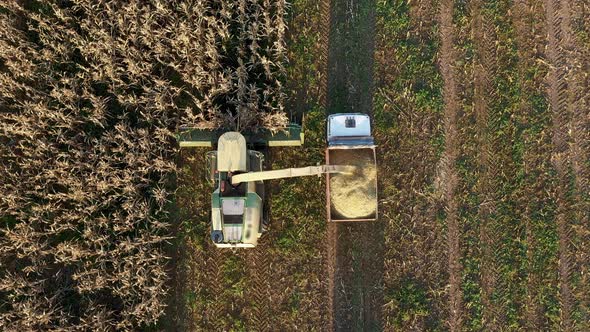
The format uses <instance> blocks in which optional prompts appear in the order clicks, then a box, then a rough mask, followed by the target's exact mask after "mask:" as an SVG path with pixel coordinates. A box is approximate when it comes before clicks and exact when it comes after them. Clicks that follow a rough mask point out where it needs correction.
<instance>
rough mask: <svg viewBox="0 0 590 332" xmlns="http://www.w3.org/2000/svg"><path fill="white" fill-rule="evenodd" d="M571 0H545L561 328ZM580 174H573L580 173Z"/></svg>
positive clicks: (567, 236)
mask: <svg viewBox="0 0 590 332" xmlns="http://www.w3.org/2000/svg"><path fill="white" fill-rule="evenodd" d="M568 3H569V1H557V0H553V1H552V0H546V1H545V9H546V19H547V33H548V47H547V58H548V60H549V62H550V64H551V69H550V71H549V75H548V92H547V93H548V96H549V104H550V107H551V110H552V114H553V134H552V143H553V154H552V161H553V165H554V167H555V170H556V172H557V184H556V201H557V216H556V219H557V233H558V236H559V280H560V290H559V301H560V306H561V314H560V320H561V328H562V329H564V330H572V329H573V320H572V313H573V310H574V297H573V293H572V280H571V277H572V271H573V270H572V268H573V266H572V243H571V241H572V221H573V220H572V214H571V211H572V201H571V199H570V197H568V196H569V195H568V191H569V189H568V187H569V182H570V174H569V168H570V167H571V166H572V160H573V159H575V158H577V157H576V156H574V155H572V151H570V142H571V137H570V135H569V134H568V130H570V129H571V124H572V123H571V119H572V116H573V114H572V112H573V111H574V110H573V108H574V107H575V105H574V104H573V103H575V101H574V99H573V98H574V97H575V92H576V91H575V82H574V81H573V80H572V67H571V66H572V63H571V51H572V47H573V40H572V39H573V36H572V33H571V17H570V8H569V4H568ZM577 176H578V174H574V177H577Z"/></svg>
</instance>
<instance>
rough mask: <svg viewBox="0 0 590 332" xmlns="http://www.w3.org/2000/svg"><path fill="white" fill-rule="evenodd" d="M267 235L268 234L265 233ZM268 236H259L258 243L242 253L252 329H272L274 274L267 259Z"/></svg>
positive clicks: (250, 327)
mask: <svg viewBox="0 0 590 332" xmlns="http://www.w3.org/2000/svg"><path fill="white" fill-rule="evenodd" d="M266 235H268V234H266ZM269 237H270V236H266V237H265V238H261V239H260V240H261V241H260V243H259V244H258V246H257V247H256V248H254V249H253V250H248V251H246V252H245V253H244V262H245V264H246V269H247V271H248V279H247V282H248V284H249V286H248V288H247V289H248V294H247V295H246V297H247V298H248V299H249V303H248V308H247V310H248V311H249V312H248V315H249V316H250V317H248V320H249V321H250V325H249V326H248V328H249V329H251V330H253V331H273V324H272V317H273V307H272V303H273V295H274V293H276V291H275V292H273V287H272V284H271V282H272V281H273V280H274V278H275V277H276V275H274V274H273V273H272V266H271V259H269V256H270V252H271V250H270V249H271V248H270V246H269V245H268V241H267V240H269Z"/></svg>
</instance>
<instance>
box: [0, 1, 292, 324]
mask: <svg viewBox="0 0 590 332" xmlns="http://www.w3.org/2000/svg"><path fill="white" fill-rule="evenodd" d="M284 10H285V2H284V1H270V0H260V1H255V0H241V1H221V2H219V1H209V0H195V1H188V0H187V1H159V0H153V1H147V0H146V1H110V0H92V1H91V0H75V1H58V0H55V1H52V0H39V1H35V0H28V1H19V2H16V1H2V3H1V4H0V168H1V169H0V174H1V177H0V197H1V199H0V233H1V235H0V330H49V329H60V330H90V331H101V330H115V329H116V330H132V329H138V328H140V327H142V326H145V325H146V324H151V323H153V322H155V321H156V320H157V318H158V317H159V316H160V315H161V314H162V312H163V310H164V307H165V303H164V297H165V295H166V291H167V290H166V281H167V273H166V269H165V264H166V262H167V261H168V258H167V257H165V254H164V245H165V242H166V240H167V239H168V234H169V231H168V226H169V221H168V220H169V218H168V214H167V212H166V206H167V204H168V201H169V198H170V192H171V191H172V190H173V188H172V187H171V181H170V180H171V178H172V176H173V174H174V172H175V170H176V168H175V163H174V158H175V154H174V153H175V150H174V146H175V143H174V139H173V133H174V131H175V130H176V128H178V126H180V125H184V126H198V127H211V128H218V127H226V128H230V129H238V130H242V129H248V128H258V127H260V126H265V127H267V128H271V129H272V128H276V127H280V126H283V125H284V124H286V121H287V118H286V116H285V114H284V111H283V100H284V98H285V95H284V93H283V88H282V83H281V80H282V79H283V75H284V71H285V69H284V67H283V62H284V60H285V45H284V42H283V39H284V38H283V37H284V33H285V26H284V22H283V13H284Z"/></svg>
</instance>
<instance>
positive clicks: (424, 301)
mask: <svg viewBox="0 0 590 332" xmlns="http://www.w3.org/2000/svg"><path fill="white" fill-rule="evenodd" d="M385 303H386V304H385V305H386V306H387V307H390V308H391V310H392V312H394V313H395V315H394V316H391V317H387V320H388V322H389V323H390V324H392V326H394V327H395V328H396V329H400V328H403V326H406V325H405V324H407V323H408V322H411V321H415V320H418V319H422V318H423V317H428V316H429V315H430V314H431V313H430V310H431V308H430V307H431V304H430V300H429V296H428V292H427V289H426V288H425V287H424V286H423V285H421V284H420V283H419V281H417V280H413V279H411V278H406V279H403V280H402V281H401V284H400V285H398V286H397V287H395V288H392V289H389V290H388V293H387V294H386V295H385Z"/></svg>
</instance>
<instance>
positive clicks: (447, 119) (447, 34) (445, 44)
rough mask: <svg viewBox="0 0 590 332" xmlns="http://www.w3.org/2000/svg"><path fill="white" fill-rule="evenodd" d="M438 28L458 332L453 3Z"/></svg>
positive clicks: (443, 170) (453, 315) (452, 319)
mask: <svg viewBox="0 0 590 332" xmlns="http://www.w3.org/2000/svg"><path fill="white" fill-rule="evenodd" d="M438 19H439V24H440V33H441V40H442V44H441V50H440V71H441V74H442V77H443V80H444V83H445V86H444V90H443V97H444V103H445V108H444V131H445V150H444V155H443V157H442V161H441V164H440V174H441V177H442V178H443V180H442V184H443V188H442V190H443V195H444V203H445V211H446V213H447V216H446V222H447V229H448V230H447V250H448V273H449V289H448V300H449V320H448V324H449V328H450V329H451V331H458V330H460V329H461V327H462V324H463V303H462V291H461V271H462V266H461V261H460V260H461V250H460V237H461V230H460V225H459V218H458V203H457V199H456V197H455V191H456V187H457V182H458V175H457V171H456V169H455V162H456V160H457V155H458V148H459V146H458V142H457V116H458V111H459V107H460V100H459V98H458V91H457V82H456V76H455V73H454V71H455V69H454V66H455V61H456V59H457V57H456V54H455V50H454V44H455V43H454V31H453V1H450V0H444V1H441V2H440V9H439V17H438Z"/></svg>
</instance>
